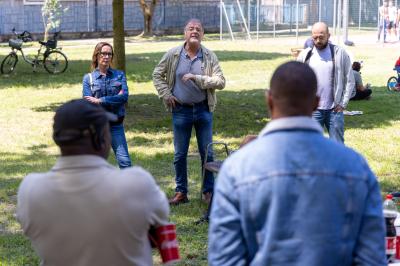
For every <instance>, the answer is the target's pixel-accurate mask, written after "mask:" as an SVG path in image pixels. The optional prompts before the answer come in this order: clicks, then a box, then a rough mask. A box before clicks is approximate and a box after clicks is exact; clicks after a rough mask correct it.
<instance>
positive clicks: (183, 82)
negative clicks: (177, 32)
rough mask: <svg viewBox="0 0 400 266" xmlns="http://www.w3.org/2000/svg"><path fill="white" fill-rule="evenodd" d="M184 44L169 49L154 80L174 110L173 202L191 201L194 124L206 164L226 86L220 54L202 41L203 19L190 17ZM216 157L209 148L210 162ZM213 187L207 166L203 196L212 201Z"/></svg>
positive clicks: (168, 107) (164, 98) (212, 178)
mask: <svg viewBox="0 0 400 266" xmlns="http://www.w3.org/2000/svg"><path fill="white" fill-rule="evenodd" d="M184 33H185V42H184V43H183V45H180V46H178V47H175V48H172V49H171V50H169V51H168V52H167V53H166V54H165V55H164V56H163V57H162V59H161V61H160V62H159V63H158V65H157V66H156V67H155V69H154V72H153V83H154V87H155V88H156V89H157V92H158V96H159V97H160V98H161V99H162V100H163V101H164V104H165V106H166V107H167V109H168V110H169V111H172V124H173V131H174V149H175V153H174V166H175V183H176V188H175V195H174V196H173V197H172V198H171V199H170V204H172V205H178V204H181V203H187V202H189V199H188V197H187V193H188V184H187V183H188V176H187V174H188V173H187V153H188V150H189V143H190V137H191V133H192V128H193V127H194V129H195V131H196V138H197V146H198V150H199V153H200V157H201V165H202V167H203V165H204V160H205V153H206V148H207V145H208V144H209V143H211V142H212V134H213V133H212V128H213V126H212V125H213V112H214V109H215V106H216V104H217V97H216V93H215V91H216V90H222V89H223V88H224V87H225V77H224V75H223V73H222V70H221V67H220V66H219V62H218V58H217V56H216V55H215V54H214V53H213V52H212V51H211V50H209V49H207V48H206V47H204V46H203V45H201V41H202V40H203V37H204V28H203V25H202V23H201V21H200V20H198V19H190V20H189V21H188V22H187V23H186V25H185V29H184ZM213 160H214V157H213V151H212V150H211V149H209V152H208V154H207V162H211V161H213ZM213 188H214V176H213V173H211V172H210V171H208V170H206V174H205V179H204V184H203V191H202V192H203V200H204V201H205V202H206V203H209V202H210V200H211V196H212V191H213Z"/></svg>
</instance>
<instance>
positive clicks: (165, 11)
mask: <svg viewBox="0 0 400 266" xmlns="http://www.w3.org/2000/svg"><path fill="white" fill-rule="evenodd" d="M25 1H29V0H2V1H1V2H0V35H2V34H10V33H11V30H12V28H14V27H15V29H16V30H17V32H21V31H23V30H27V31H30V32H32V33H43V31H44V25H43V21H42V16H41V8H42V5H38V4H26V3H30V2H25ZM37 1H42V0H37ZM24 2H25V3H24ZM61 4H62V6H63V8H67V10H66V11H65V12H64V13H63V15H62V18H61V26H60V30H61V31H62V32H93V31H111V30H112V1H111V0H97V6H96V5H95V0H89V1H71V0H68V1H61ZM96 14H97V19H96ZM193 17H195V18H199V19H200V20H202V21H203V23H204V27H205V28H206V30H207V28H210V29H211V28H213V29H216V28H218V27H219V1H218V0H206V1H204V0H202V1H195V0H185V1H181V0H160V1H159V3H158V4H157V6H156V9H155V14H154V17H153V29H155V30H156V31H157V30H160V31H165V30H177V29H178V30H179V29H181V28H183V26H184V25H183V24H184V23H185V21H186V20H188V19H189V18H193ZM124 19H125V29H126V30H142V29H143V15H142V11H141V8H140V5H139V3H138V1H137V0H130V1H125V18H124Z"/></svg>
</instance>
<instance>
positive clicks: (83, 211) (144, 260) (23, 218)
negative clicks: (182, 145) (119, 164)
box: [17, 99, 169, 266]
mask: <svg viewBox="0 0 400 266" xmlns="http://www.w3.org/2000/svg"><path fill="white" fill-rule="evenodd" d="M116 119H117V118H116V116H115V115H113V114H111V113H107V112H106V111H105V110H104V109H103V108H102V107H101V106H99V105H95V104H92V103H89V102H88V101H86V100H84V99H80V100H73V101H70V102H68V103H66V104H64V105H62V106H61V107H60V108H59V109H58V110H57V111H56V114H55V117H54V125H53V129H54V132H53V139H54V141H55V142H56V144H57V145H58V146H59V147H60V150H61V157H59V159H58V160H57V162H56V164H55V166H54V167H53V168H52V169H51V170H50V171H49V172H47V173H32V174H29V175H28V176H26V177H25V178H24V180H23V181H22V183H21V185H20V187H19V191H18V207H17V219H18V221H19V222H20V223H21V226H22V229H23V231H24V233H25V235H26V236H28V237H29V238H30V240H31V242H32V245H33V248H34V249H35V251H36V252H37V254H38V255H39V257H40V259H41V265H57V266H62V265H65V266H71V265H74V266H87V265H96V266H99V265H100V266H101V265H104V266H106V265H107V266H108V265H118V266H124V265H152V251H151V246H150V242H149V240H148V231H149V229H150V227H151V226H154V227H157V226H160V225H165V224H166V223H167V222H168V215H169V205H168V201H167V198H166V197H165V194H164V193H163V192H162V191H161V190H160V189H159V187H158V186H157V184H156V183H155V181H154V179H153V177H152V176H151V175H150V174H149V173H148V172H147V171H145V170H144V169H142V168H140V167H132V168H125V169H123V170H119V169H117V168H115V167H113V166H112V165H110V164H109V163H108V162H107V161H106V158H107V157H108V154H109V151H110V141H111V139H110V131H109V121H115V120H116Z"/></svg>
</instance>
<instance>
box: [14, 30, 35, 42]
mask: <svg viewBox="0 0 400 266" xmlns="http://www.w3.org/2000/svg"><path fill="white" fill-rule="evenodd" d="M12 32H13V33H14V35H15V36H17V38H18V39H21V40H22V41H23V42H31V41H32V34H31V33H30V32H29V31H27V30H24V31H23V32H22V33H20V34H18V33H17V32H16V31H15V28H13V29H12Z"/></svg>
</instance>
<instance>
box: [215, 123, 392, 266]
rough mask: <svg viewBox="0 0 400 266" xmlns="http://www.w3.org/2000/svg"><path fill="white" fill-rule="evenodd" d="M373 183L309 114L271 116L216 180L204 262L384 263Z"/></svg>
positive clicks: (380, 219)
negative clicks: (255, 136) (207, 260)
mask: <svg viewBox="0 0 400 266" xmlns="http://www.w3.org/2000/svg"><path fill="white" fill-rule="evenodd" d="M384 239H385V229H384V220H383V214H382V203H381V196H380V190H379V185H378V182H377V180H376V178H375V176H374V174H373V173H372V172H371V170H370V168H369V167H368V164H367V162H366V161H365V160H364V159H363V158H362V157H361V156H360V155H359V154H357V153H356V152H354V151H353V150H351V149H349V148H347V147H345V146H344V145H342V144H340V143H335V142H333V141H331V140H329V139H326V138H325V137H324V136H323V135H322V131H321V127H320V126H319V125H318V124H317V123H316V122H315V121H313V120H312V119H311V118H309V117H290V118H282V119H277V120H273V121H271V122H270V123H269V124H268V125H267V127H266V128H265V129H264V130H263V131H262V132H261V133H260V135H259V137H258V138H257V139H256V140H254V141H253V142H251V143H249V144H247V145H246V146H244V147H243V148H241V149H240V150H239V151H237V152H235V153H234V154H232V156H231V157H230V158H228V159H227V160H226V162H225V163H224V164H223V166H222V169H221V172H220V174H219V176H218V179H217V185H216V188H215V196H214V199H213V206H212V210H211V223H210V229H209V246H208V254H209V255H208V259H209V265H218V266H227V265H232V266H233V265H234V266H240V265H263V266H264V265H285V266H287V265H299V266H300V265H301V266H313V265H324V266H327V265H328V266H329V265H340V266H345V265H386V261H385V242H384Z"/></svg>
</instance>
